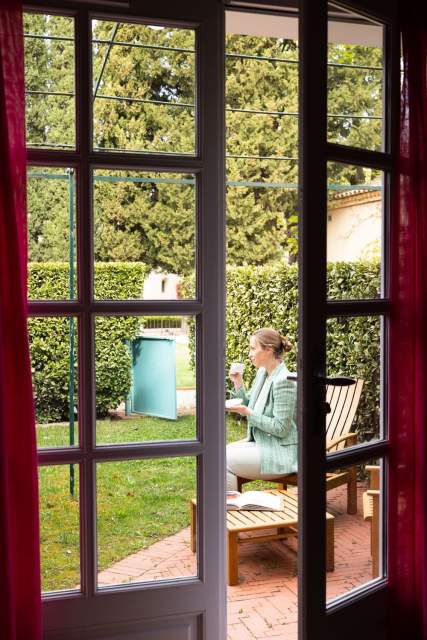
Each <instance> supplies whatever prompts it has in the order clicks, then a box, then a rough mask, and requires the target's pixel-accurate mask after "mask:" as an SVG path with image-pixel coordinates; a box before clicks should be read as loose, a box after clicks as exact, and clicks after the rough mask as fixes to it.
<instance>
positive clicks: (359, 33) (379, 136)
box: [328, 6, 384, 151]
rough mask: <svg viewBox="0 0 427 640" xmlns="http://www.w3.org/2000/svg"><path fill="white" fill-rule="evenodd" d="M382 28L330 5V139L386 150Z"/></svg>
mask: <svg viewBox="0 0 427 640" xmlns="http://www.w3.org/2000/svg"><path fill="white" fill-rule="evenodd" d="M383 31H384V27H383V26H382V25H380V24H378V23H375V22H373V21H371V20H369V19H366V18H363V17H362V16H359V15H356V14H354V13H351V12H350V11H346V10H344V9H341V8H340V9H337V8H335V7H332V6H330V9H329V21H328V141H329V142H335V143H338V144H342V145H349V146H351V147H360V148H363V149H372V150H375V151H380V150H383V131H384V128H383V122H382V114H383V103H384V81H383V77H384V60H383Z"/></svg>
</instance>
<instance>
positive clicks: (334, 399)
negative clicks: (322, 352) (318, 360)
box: [326, 316, 382, 452]
mask: <svg viewBox="0 0 427 640" xmlns="http://www.w3.org/2000/svg"><path fill="white" fill-rule="evenodd" d="M326 331H327V333H326V358H327V375H328V376H348V377H350V378H353V379H354V380H355V384H352V385H350V386H344V387H342V386H334V385H333V384H332V383H331V384H330V385H328V387H327V389H326V399H327V402H328V404H329V409H330V411H329V413H328V414H327V416H326V424H327V434H326V446H327V451H328V452H332V451H336V450H339V449H342V448H344V447H349V446H354V445H356V444H361V443H364V442H370V441H371V440H376V439H378V438H380V437H382V427H381V425H382V419H381V418H382V417H381V407H382V403H381V391H380V382H381V334H382V318H381V317H378V316H359V317H339V318H329V319H328V321H327V325H326Z"/></svg>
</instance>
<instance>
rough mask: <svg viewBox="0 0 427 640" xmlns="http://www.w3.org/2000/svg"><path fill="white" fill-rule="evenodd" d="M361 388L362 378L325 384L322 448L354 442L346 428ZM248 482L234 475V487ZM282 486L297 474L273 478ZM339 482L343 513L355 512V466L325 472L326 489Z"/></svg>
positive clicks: (294, 481) (292, 481) (295, 481)
mask: <svg viewBox="0 0 427 640" xmlns="http://www.w3.org/2000/svg"><path fill="white" fill-rule="evenodd" d="M362 388H363V380H355V381H354V383H353V384H350V385H349V386H341V385H333V384H328V385H327V386H326V402H327V403H328V405H329V412H328V414H327V416H326V452H327V453H330V452H331V451H338V450H339V449H343V448H344V447H349V446H352V445H354V444H356V443H357V434H356V433H355V432H353V431H350V429H351V426H352V424H353V420H354V416H355V415H356V411H357V407H358V405H359V400H360V396H361V393H362ZM246 482H251V480H247V479H245V478H241V477H238V478H237V484H238V490H239V491H241V488H242V485H243V484H245V483H246ZM274 482H277V483H278V484H279V485H281V488H282V489H286V488H287V485H289V484H290V485H297V484H298V476H297V474H296V473H292V474H289V475H286V476H283V477H281V478H277V479H275V480H274ZM342 484H346V485H347V513H350V514H355V513H357V468H356V466H352V467H348V468H346V469H343V470H341V471H336V472H333V473H327V474H326V491H329V490H330V489H334V488H335V487H338V486H340V485H342Z"/></svg>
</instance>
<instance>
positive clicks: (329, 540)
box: [326, 518, 335, 571]
mask: <svg viewBox="0 0 427 640" xmlns="http://www.w3.org/2000/svg"><path fill="white" fill-rule="evenodd" d="M334 569H335V549H334V518H326V571H333V570H334Z"/></svg>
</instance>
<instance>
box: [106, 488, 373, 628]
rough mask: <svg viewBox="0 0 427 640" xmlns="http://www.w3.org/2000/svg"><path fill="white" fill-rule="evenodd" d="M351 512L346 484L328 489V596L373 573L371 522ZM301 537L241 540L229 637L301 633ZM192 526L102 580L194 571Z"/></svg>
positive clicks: (231, 597)
mask: <svg viewBox="0 0 427 640" xmlns="http://www.w3.org/2000/svg"><path fill="white" fill-rule="evenodd" d="M364 489H365V487H364V486H363V484H362V483H360V484H359V487H358V513H357V515H354V516H349V515H348V514H347V513H346V489H345V487H344V486H343V487H338V488H337V489H334V490H332V491H330V492H329V493H328V511H329V513H331V514H332V515H334V516H335V571H333V572H330V573H328V574H327V596H328V599H330V598H334V597H337V596H339V595H341V594H344V593H346V592H348V591H350V590H351V589H353V588H355V587H357V586H359V585H361V584H364V583H365V582H367V581H368V580H370V579H371V558H370V528H369V527H370V525H369V522H365V521H364V520H363V517H362V513H361V507H362V497H361V494H362V492H363V490H364ZM296 549H297V543H296V540H295V538H289V539H288V540H286V541H277V542H270V543H256V542H253V543H245V544H243V545H239V584H238V585H237V586H235V587H228V640H270V639H271V638H276V639H277V640H278V639H282V640H296V639H297V616H298V613H297V564H296V561H297V558H296ZM195 573H196V563H195V555H194V554H193V553H191V551H190V531H189V528H186V529H183V530H182V531H179V532H178V533H177V534H175V535H174V536H170V537H169V538H166V539H164V540H162V541H160V542H156V543H155V544H153V545H151V546H150V547H148V548H147V549H143V550H142V551H139V552H138V553H134V554H132V555H131V556H128V557H127V558H124V559H123V560H121V561H120V562H117V563H116V564H114V565H113V566H111V567H109V569H107V570H105V571H103V572H102V573H100V574H99V582H100V584H102V585H107V584H109V585H112V584H123V583H129V582H135V581H138V582H140V581H146V580H160V579H165V578H172V577H181V576H193V575H195Z"/></svg>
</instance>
